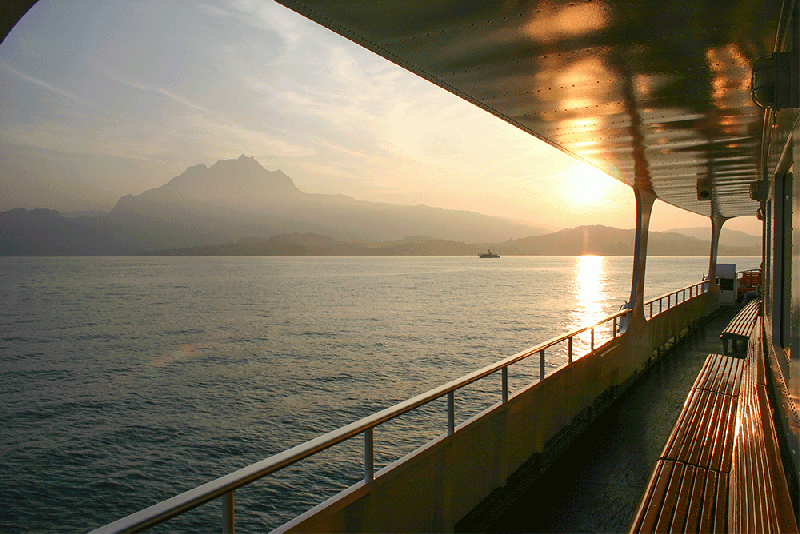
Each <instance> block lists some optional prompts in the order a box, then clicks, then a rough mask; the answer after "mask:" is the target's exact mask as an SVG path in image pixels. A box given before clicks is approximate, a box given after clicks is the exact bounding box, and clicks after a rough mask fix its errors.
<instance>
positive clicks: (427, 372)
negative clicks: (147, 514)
mask: <svg viewBox="0 0 800 534" xmlns="http://www.w3.org/2000/svg"><path fill="white" fill-rule="evenodd" d="M759 261H760V260H759V258H754V257H753V258H720V263H736V264H737V269H738V270H742V269H749V268H756V267H758V264H759ZM631 262H632V260H631V258H629V257H609V258H601V257H577V258H573V257H504V258H500V259H497V260H479V259H478V258H468V257H445V258H442V257H433V258H430V257H413V258H408V257H400V258H396V257H392V258H385V257H383V258H362V257H359V258H342V257H322V258H306V257H304V258H288V257H256V258H249V257H248V258H220V257H197V258H138V257H136V258H131V257H124V258H0V302H2V306H1V307H0V420H2V422H3V429H2V431H0V531H2V532H25V531H35V532H72V531H86V530H89V529H91V528H94V527H97V526H100V525H102V524H105V523H107V522H110V521H112V520H114V519H118V518H120V517H122V516H125V515H127V514H129V513H132V512H134V511H136V510H139V509H141V508H144V507H146V506H149V505H151V504H154V503H155V502H157V501H160V500H163V499H165V498H168V497H170V496H173V495H175V494H177V493H180V492H182V491H185V490H187V489H190V488H192V487H194V486H196V485H198V484H201V483H203V482H207V481H209V480H211V479H213V478H216V477H218V476H221V475H224V474H226V473H229V472H231V471H234V470H236V469H238V468H240V467H243V466H245V465H248V464H250V463H252V462H255V461H258V460H261V459H263V458H265V457H268V456H270V455H272V454H275V453H277V452H280V451H282V450H284V449H286V448H288V447H291V446H293V445H297V444H299V443H302V442H303V441H306V440H308V439H310V438H312V437H315V436H317V435H319V434H322V433H324V432H327V431H330V430H333V429H335V428H338V427H340V426H342V425H344V424H347V423H350V422H352V421H355V420H357V419H359V418H361V417H363V416H365V415H368V414H370V413H373V412H375V411H377V410H380V409H382V408H385V407H387V406H390V405H392V404H394V403H397V402H399V401H402V400H405V399H406V398H409V397H411V396H413V395H416V394H418V393H422V392H424V391H426V390H428V389H430V388H432V387H435V386H437V385H440V384H442V383H444V382H447V381H449V380H452V379H454V378H457V377H459V376H461V375H463V374H466V373H468V372H470V371H472V370H475V369H478V368H480V367H482V366H484V365H487V364H489V363H491V362H493V361H496V360H498V359H500V358H503V357H505V356H509V355H511V354H514V353H516V352H519V351H521V350H524V349H526V348H528V347H530V346H532V345H535V344H537V343H540V342H543V341H545V340H547V339H549V338H551V337H553V336H556V335H559V334H562V333H564V332H566V331H568V330H572V329H575V328H578V327H580V326H584V325H587V324H590V323H591V322H594V321H596V320H597V319H599V318H601V317H603V316H605V315H608V314H610V313H613V312H615V311H617V310H618V309H619V306H620V305H621V304H622V303H624V302H625V300H627V298H628V296H629V293H630V277H631V268H632V263H631ZM707 264H708V259H707V258H699V257H689V258H686V257H674V258H672V257H671V258H666V257H652V258H649V259H648V272H647V276H646V282H647V291H646V295H645V298H646V299H647V298H652V297H655V296H658V295H661V294H664V293H667V292H669V291H672V290H674V289H678V288H680V287H684V286H686V285H689V284H691V283H694V282H698V281H699V280H700V279H701V277H702V275H703V274H704V273H705V272H706V270H707ZM561 363H562V360H561V359H559V358H558V357H557V355H554V356H553V357H551V358H550V360H549V361H548V366H550V367H556V366H558V365H560V364H561ZM535 372H538V367H537V366H536V365H533V364H531V365H530V366H526V365H521V366H515V367H513V368H512V371H511V373H510V375H511V387H512V389H518V388H521V387H524V386H525V385H526V384H528V383H530V382H531V381H532V380H533V373H535ZM498 381H499V379H494V377H489V378H487V379H486V380H483V381H481V382H479V383H478V384H476V385H475V386H474V387H471V388H468V389H467V391H464V392H461V391H459V393H458V395H457V396H456V423H457V424H458V423H459V422H461V421H464V420H465V419H466V418H468V417H469V416H471V415H474V414H475V413H478V412H479V411H480V410H482V409H485V408H486V407H488V406H490V405H491V404H493V403H494V402H497V401H498V400H499V399H498V396H499V385H498V383H497V382H498ZM445 429H446V410H445V406H444V402H438V401H437V402H435V403H432V404H430V405H428V406H426V407H423V408H422V409H420V410H418V411H415V412H413V413H411V414H408V415H406V416H404V417H402V418H399V419H398V420H395V421H393V422H391V423H388V424H385V425H382V426H381V427H379V428H377V429H376V431H375V457H376V460H375V464H376V470H377V469H380V468H381V467H382V466H385V465H386V464H387V463H389V462H391V461H393V460H395V459H397V458H398V457H400V456H402V455H403V454H406V453H407V452H410V451H411V450H413V449H414V448H415V447H417V446H419V445H421V444H422V443H424V442H425V441H427V440H430V439H433V438H434V437H436V436H438V435H439V434H441V433H442V432H444V431H445ZM361 447H362V440H361V439H354V440H351V441H350V442H346V443H344V444H342V445H340V446H337V447H334V448H333V449H331V450H329V451H326V452H324V453H322V454H320V455H317V456H315V457H313V458H311V459H309V460H307V461H305V462H302V463H300V464H298V465H296V466H293V467H291V468H288V469H286V470H284V471H282V472H280V473H278V474H276V475H274V476H270V477H267V478H266V479H262V481H260V482H258V483H256V484H253V485H251V486H250V487H248V488H245V489H242V490H240V491H237V493H236V504H237V508H236V514H237V515H236V524H237V530H238V531H241V532H248V531H255V530H259V531H262V530H265V529H269V528H274V527H276V526H278V525H280V524H282V523H283V522H285V521H286V520H288V519H290V518H292V517H294V516H295V515H297V514H298V513H301V512H303V511H305V510H307V509H308V508H310V507H311V506H313V505H315V504H318V503H319V502H321V501H322V500H324V498H326V497H329V496H331V495H333V494H335V493H336V492H337V491H339V490H341V489H343V488H345V487H347V486H349V485H350V484H352V483H354V482H356V481H357V480H359V479H360V477H361V476H362V469H363V467H362V463H361V462H362V451H361ZM220 518H221V511H220V506H219V504H218V503H211V504H209V505H207V506H204V507H201V508H200V509H198V510H195V511H193V512H190V513H189V514H187V515H186V516H185V517H183V518H180V519H178V520H177V522H175V521H173V522H171V523H169V524H168V526H162V527H159V528H157V529H155V530H156V531H161V532H166V531H175V530H187V531H188V530H194V531H207V530H217V529H218V526H219V524H220V522H221V519H220Z"/></svg>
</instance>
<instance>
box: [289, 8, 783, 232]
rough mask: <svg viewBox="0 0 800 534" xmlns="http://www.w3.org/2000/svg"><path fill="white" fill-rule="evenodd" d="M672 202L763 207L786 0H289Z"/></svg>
mask: <svg viewBox="0 0 800 534" xmlns="http://www.w3.org/2000/svg"><path fill="white" fill-rule="evenodd" d="M279 1H280V3H282V4H284V5H286V6H287V7H289V8H291V9H293V10H295V11H297V12H299V13H301V14H303V15H305V16H307V17H308V18H310V19H311V20H314V21H316V22H318V23H319V24H322V25H323V26H326V27H328V28H330V29H331V30H333V31H335V32H337V33H339V34H341V35H343V36H345V37H347V38H349V39H351V40H353V41H354V42H356V43H358V44H360V45H362V46H364V47H365V48H367V49H369V50H372V51H374V52H376V53H377V54H379V55H381V56H383V57H385V58H387V59H388V60H390V61H393V62H394V63H397V64H398V65H400V66H402V67H404V68H407V69H408V70H410V71H412V72H414V73H416V74H418V75H419V76H421V77H423V78H425V79H427V80H429V81H431V82H433V83H435V84H436V85H439V86H440V87H442V88H444V89H446V90H447V91H450V92H452V93H454V94H456V95H459V96H460V97H462V98H464V99H466V100H468V101H469V102H472V103H474V104H475V105H477V106H480V107H481V108H483V109H485V110H486V111H488V112H490V113H492V114H494V115H496V116H498V117H500V118H502V119H503V120H505V121H507V122H509V123H511V124H513V125H515V126H517V127H519V128H521V129H522V130H524V131H526V132H528V133H530V134H532V135H534V136H536V137H538V138H539V139H541V140H543V141H545V142H547V143H550V144H551V145H553V146H555V147H557V148H559V149H561V150H564V151H565V152H568V153H570V154H572V155H573V156H576V157H578V158H580V159H583V160H585V161H587V162H590V163H592V164H594V165H596V166H597V167H599V168H601V169H602V170H604V171H605V172H606V173H608V174H609V175H611V176H613V177H615V178H617V179H619V180H621V181H623V182H625V183H627V184H630V185H633V184H634V183H638V184H639V185H641V186H643V187H651V188H652V189H653V191H655V193H656V194H657V195H658V196H659V198H661V199H662V200H664V201H666V202H669V203H671V204H674V205H676V206H679V207H682V208H685V209H687V210H690V211H693V212H695V213H699V214H703V215H711V213H712V202H709V201H699V200H698V199H697V193H696V184H697V180H698V179H704V180H705V179H708V180H710V183H711V184H712V189H713V193H712V195H713V198H714V202H713V205H714V209H715V210H717V211H718V212H719V213H720V214H721V215H723V216H726V217H732V216H737V215H753V214H754V213H755V211H756V208H757V207H758V204H757V203H756V202H754V201H752V200H750V198H749V195H748V184H749V183H750V182H752V181H754V180H756V179H757V177H758V165H759V148H758V147H759V146H760V141H761V129H762V124H763V112H762V111H761V110H760V109H759V108H757V107H756V106H755V105H754V104H753V103H752V101H751V99H750V94H749V85H750V72H751V68H752V64H753V62H754V61H755V60H756V59H758V58H760V57H762V56H765V55H768V54H769V53H771V52H772V51H773V46H774V41H775V35H776V29H777V26H778V19H779V14H780V3H779V2H776V1H763V2H757V1H745V0H739V1H729V2H719V1H697V0H695V1H692V0H688V1H682V2H643V1H641V0H606V1H601V0H588V1H571V2H560V1H549V2H547V1H539V2H536V1H527V2H526V1H513V0H509V1H502V2H501V1H496V2H465V1H464V0H433V1H430V0H429V1H424V2H417V1H414V2H401V1H397V0H392V1H385V0H384V1H378V0H366V1H353V0H336V1H326V0H318V1H315V0H299V1H294V0H279Z"/></svg>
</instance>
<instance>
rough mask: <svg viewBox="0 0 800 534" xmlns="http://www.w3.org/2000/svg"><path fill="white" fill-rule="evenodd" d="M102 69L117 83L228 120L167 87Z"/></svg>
mask: <svg viewBox="0 0 800 534" xmlns="http://www.w3.org/2000/svg"><path fill="white" fill-rule="evenodd" d="M103 70H104V72H105V73H106V75H107V76H108V77H109V78H111V79H112V80H114V81H115V82H117V83H119V84H121V85H126V86H128V87H133V88H134V89H139V90H140V91H145V92H148V93H158V94H161V95H164V96H166V97H167V98H170V99H172V100H173V101H175V102H177V103H179V104H181V105H182V106H185V107H187V108H191V109H194V110H197V111H201V112H203V113H205V114H207V115H210V116H212V117H216V118H217V119H219V120H222V121H224V122H230V121H229V120H228V119H227V118H226V117H225V116H224V115H222V114H221V113H218V112H216V111H214V110H211V109H208V108H204V107H203V106H200V105H197V104H195V103H194V102H190V101H189V100H186V99H185V98H182V97H180V96H178V95H176V94H175V93H173V92H171V91H169V90H167V89H164V88H163V87H155V86H152V85H143V84H139V83H136V82H132V81H130V80H127V79H125V78H123V77H122V76H120V75H119V74H116V73H115V72H112V71H111V70H109V69H103Z"/></svg>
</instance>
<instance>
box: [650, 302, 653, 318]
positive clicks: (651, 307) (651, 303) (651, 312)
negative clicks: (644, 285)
mask: <svg viewBox="0 0 800 534" xmlns="http://www.w3.org/2000/svg"><path fill="white" fill-rule="evenodd" d="M650 318H651V319H652V318H653V301H650Z"/></svg>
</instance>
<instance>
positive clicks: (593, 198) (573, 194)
mask: <svg viewBox="0 0 800 534" xmlns="http://www.w3.org/2000/svg"><path fill="white" fill-rule="evenodd" d="M569 170H570V172H569V173H568V174H567V175H566V180H565V181H564V184H563V193H564V196H565V197H566V199H567V201H568V202H570V203H571V204H573V205H576V206H580V207H583V208H590V207H597V206H600V205H601V204H603V203H605V201H606V199H607V197H608V193H609V185H610V184H609V181H610V180H613V178H611V177H609V176H608V175H607V174H605V173H603V172H602V171H600V170H598V169H595V168H594V167H590V166H588V165H580V166H574V167H571V168H570V169H569Z"/></svg>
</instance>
